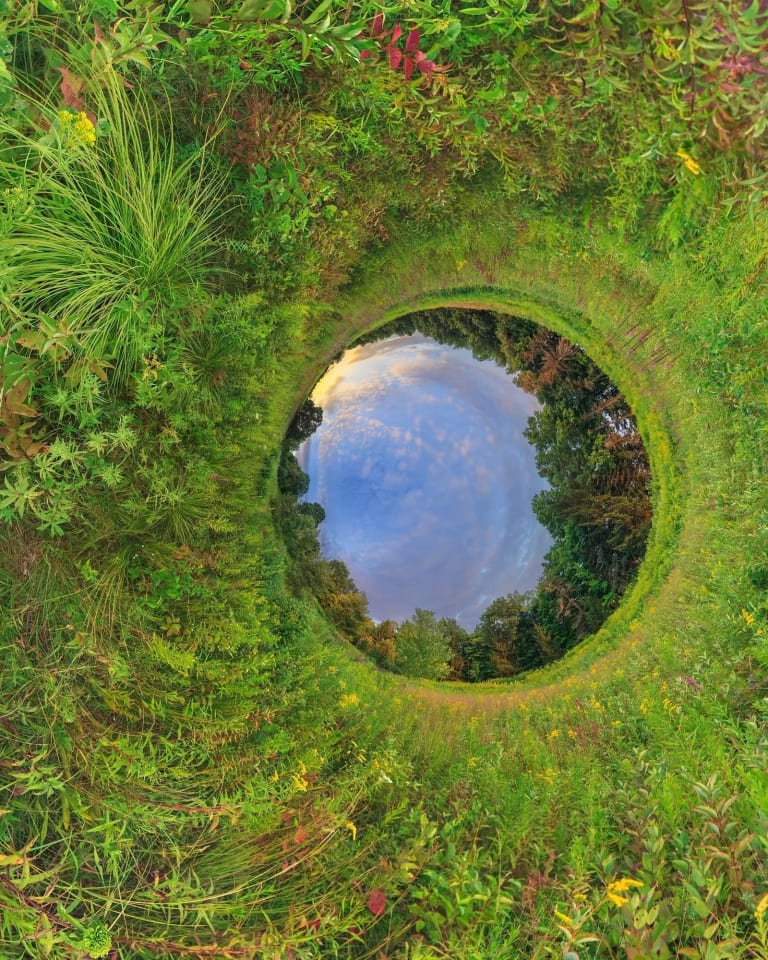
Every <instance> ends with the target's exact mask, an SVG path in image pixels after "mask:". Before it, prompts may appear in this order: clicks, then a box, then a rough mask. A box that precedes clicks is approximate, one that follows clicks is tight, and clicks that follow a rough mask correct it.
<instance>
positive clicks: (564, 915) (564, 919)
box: [555, 910, 575, 927]
mask: <svg viewBox="0 0 768 960" xmlns="http://www.w3.org/2000/svg"><path fill="white" fill-rule="evenodd" d="M555 916H556V917H557V919H558V920H560V921H561V922H562V923H567V924H568V926H569V927H573V926H575V924H574V922H573V920H572V919H571V917H569V916H568V914H567V913H560V911H559V910H555Z"/></svg>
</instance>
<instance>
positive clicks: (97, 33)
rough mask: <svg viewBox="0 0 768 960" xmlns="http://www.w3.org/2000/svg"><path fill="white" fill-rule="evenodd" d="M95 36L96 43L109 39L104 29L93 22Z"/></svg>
mask: <svg viewBox="0 0 768 960" xmlns="http://www.w3.org/2000/svg"><path fill="white" fill-rule="evenodd" d="M93 36H94V38H95V39H96V43H104V41H105V40H106V39H107V38H106V37H105V36H104V31H103V30H102V29H101V27H100V26H99V25H98V23H96V22H94V24H93Z"/></svg>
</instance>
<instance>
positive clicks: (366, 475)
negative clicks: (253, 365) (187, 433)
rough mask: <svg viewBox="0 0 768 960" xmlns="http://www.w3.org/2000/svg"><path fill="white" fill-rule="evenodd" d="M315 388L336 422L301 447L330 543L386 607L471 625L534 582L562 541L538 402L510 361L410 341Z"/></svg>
mask: <svg viewBox="0 0 768 960" xmlns="http://www.w3.org/2000/svg"><path fill="white" fill-rule="evenodd" d="M313 396H314V399H315V402H317V403H319V404H320V405H321V406H322V407H323V412H324V416H323V423H322V424H321V426H320V428H319V429H318V431H317V432H316V433H315V435H314V436H313V437H311V438H310V439H309V441H307V443H306V444H304V446H303V448H302V449H301V450H300V451H299V456H300V462H301V463H302V466H303V468H304V469H305V470H307V472H308V473H309V475H310V480H311V486H310V491H309V495H308V496H309V498H310V499H317V500H319V501H320V502H321V503H322V504H323V506H324V507H325V509H326V515H327V520H326V522H325V523H324V524H323V525H322V527H321V544H322V546H323V550H324V552H325V553H326V554H327V555H328V556H337V557H340V559H342V560H344V561H345V562H346V563H347V565H348V566H349V568H350V571H351V572H352V576H353V577H354V579H355V581H356V582H357V584H358V586H359V587H360V588H361V589H362V590H363V591H364V592H365V593H366V594H367V596H368V599H369V604H370V608H371V612H372V614H373V616H375V617H376V618H384V617H395V618H397V619H403V618H405V617H408V616H410V615H411V614H412V612H413V610H414V608H415V607H416V606H422V607H427V608H429V609H433V610H434V611H435V612H436V613H438V614H439V615H440V616H455V617H457V619H459V620H460V622H462V623H464V625H466V626H470V627H471V626H474V623H475V622H476V620H477V618H478V617H479V615H480V613H482V611H483V609H484V608H485V606H487V604H488V603H489V602H490V600H492V599H494V598H495V597H497V596H501V595H502V594H505V593H508V592H510V591H511V590H520V591H524V590H528V589H530V588H532V587H533V586H534V585H535V583H536V581H537V580H538V577H539V575H540V571H541V560H542V557H543V555H544V553H545V552H546V550H547V548H548V547H549V545H550V539H549V536H548V534H547V533H546V531H545V530H544V529H543V528H542V527H541V526H540V525H539V524H538V523H537V522H536V520H535V518H534V516H533V513H532V510H531V500H532V499H533V496H534V495H535V494H536V493H537V492H538V491H539V490H541V489H543V488H544V486H545V484H544V482H543V481H542V479H541V478H540V477H539V476H538V474H537V473H536V468H535V461H534V451H533V449H532V448H531V447H530V446H529V445H528V443H527V441H526V440H525V439H524V437H523V434H522V432H523V430H524V428H525V425H526V422H527V419H528V417H529V416H530V415H531V414H532V413H533V412H534V411H535V410H536V408H537V405H536V401H535V400H534V399H533V398H532V397H530V396H529V395H528V394H526V393H524V392H523V391H521V390H519V389H518V388H517V387H515V385H514V383H513V382H512V379H511V378H510V377H509V376H508V375H507V374H506V373H505V372H504V371H503V370H502V369H501V368H500V367H498V366H497V365H496V364H494V363H492V362H490V361H484V362H478V361H476V360H474V358H473V357H472V356H471V354H470V353H469V351H467V350H455V349H453V348H450V347H445V346H442V345H440V344H436V343H435V342H434V341H431V340H428V339H427V338H424V337H421V336H420V335H417V336H414V337H397V338H393V339H390V340H386V341H380V342H379V343H376V344H367V345H366V346H364V347H359V348H356V349H355V350H352V351H348V353H347V354H345V356H344V358H343V359H342V361H341V362H340V363H337V364H336V365H334V366H333V367H332V368H331V369H330V371H329V372H328V374H327V375H326V377H325V378H324V379H323V380H322V381H321V382H320V383H319V384H318V386H317V388H316V390H315V392H314V394H313Z"/></svg>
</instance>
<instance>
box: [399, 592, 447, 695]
mask: <svg viewBox="0 0 768 960" xmlns="http://www.w3.org/2000/svg"><path fill="white" fill-rule="evenodd" d="M394 645H395V654H394V659H393V663H394V666H395V669H396V670H398V671H400V672H401V673H405V674H407V675H408V676H409V677H422V678H424V679H425V680H440V679H441V678H442V677H444V676H445V675H446V674H447V673H448V661H449V660H450V644H449V641H448V637H447V635H446V633H445V632H444V630H443V628H442V627H441V625H440V623H439V621H438V620H437V619H436V618H435V615H434V613H432V612H431V611H429V610H419V609H417V610H416V611H415V613H414V614H413V617H412V618H411V619H410V620H404V621H403V622H402V623H401V624H400V626H399V627H398V628H397V630H396V631H395V637H394Z"/></svg>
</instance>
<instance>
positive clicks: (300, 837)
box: [293, 826, 308, 843]
mask: <svg viewBox="0 0 768 960" xmlns="http://www.w3.org/2000/svg"><path fill="white" fill-rule="evenodd" d="M307 836H308V834H307V830H306V827H303V826H300V827H298V829H297V830H296V833H295V834H294V835H293V842H294V843H304V841H305V840H306V839H307Z"/></svg>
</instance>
